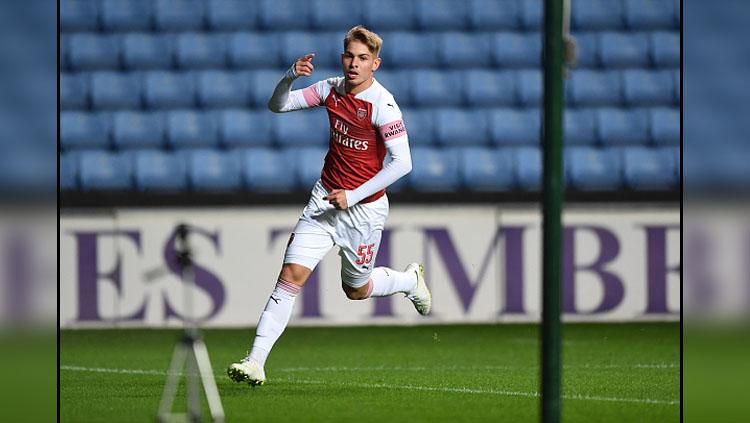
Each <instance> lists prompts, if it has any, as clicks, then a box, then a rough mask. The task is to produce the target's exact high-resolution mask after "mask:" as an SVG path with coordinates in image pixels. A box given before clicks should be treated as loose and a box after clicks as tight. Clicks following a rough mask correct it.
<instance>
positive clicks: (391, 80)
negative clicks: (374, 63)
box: [375, 66, 412, 107]
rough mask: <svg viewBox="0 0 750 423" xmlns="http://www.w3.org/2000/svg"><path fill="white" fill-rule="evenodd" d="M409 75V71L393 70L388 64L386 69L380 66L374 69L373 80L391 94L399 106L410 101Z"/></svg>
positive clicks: (405, 104) (406, 104)
mask: <svg viewBox="0 0 750 423" xmlns="http://www.w3.org/2000/svg"><path fill="white" fill-rule="evenodd" d="M409 75H411V73H410V71H406V70H405V71H393V70H391V67H390V66H388V67H387V69H386V68H383V67H381V68H378V70H377V71H375V80H376V81H378V82H379V83H380V84H381V85H382V86H383V87H385V89H386V90H388V91H389V92H390V93H391V94H392V95H393V98H394V99H395V100H396V102H397V103H398V105H399V107H403V106H408V105H409V104H411V103H412V101H411V95H410V94H411V90H410V88H411V87H410V85H411V83H410V81H409Z"/></svg>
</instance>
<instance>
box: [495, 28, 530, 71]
mask: <svg viewBox="0 0 750 423" xmlns="http://www.w3.org/2000/svg"><path fill="white" fill-rule="evenodd" d="M492 58H493V60H494V63H495V64H496V65H498V66H500V67H502V68H506V67H519V68H530V67H538V66H540V65H541V63H542V38H541V35H539V33H538V32H530V33H528V34H527V33H521V32H499V33H496V34H494V35H493V36H492Z"/></svg>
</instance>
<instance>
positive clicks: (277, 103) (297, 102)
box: [268, 53, 322, 113]
mask: <svg viewBox="0 0 750 423" xmlns="http://www.w3.org/2000/svg"><path fill="white" fill-rule="evenodd" d="M314 57H315V54H314V53H310V54H308V55H306V56H303V57H300V58H299V59H297V60H296V61H295V62H294V65H292V67H290V68H289V69H288V70H287V71H286V72H284V77H283V78H281V80H280V81H279V82H278V84H276V88H275V89H274V90H273V95H272V96H271V98H270V99H269V100H268V109H269V110H270V111H272V112H274V113H284V112H291V111H294V110H300V109H306V108H309V107H315V106H319V105H320V104H322V100H321V96H320V92H319V91H320V87H318V84H319V83H318V84H313V85H311V86H309V87H307V88H305V89H302V90H294V91H292V84H293V83H294V80H295V79H297V78H298V77H300V76H301V75H302V76H310V75H312V73H313V70H314V66H313V64H312V60H313V58H314Z"/></svg>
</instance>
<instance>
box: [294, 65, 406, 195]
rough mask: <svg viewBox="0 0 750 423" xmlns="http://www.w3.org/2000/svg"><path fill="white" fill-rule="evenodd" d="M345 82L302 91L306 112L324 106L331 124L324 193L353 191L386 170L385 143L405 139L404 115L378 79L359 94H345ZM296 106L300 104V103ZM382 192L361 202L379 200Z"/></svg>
mask: <svg viewBox="0 0 750 423" xmlns="http://www.w3.org/2000/svg"><path fill="white" fill-rule="evenodd" d="M344 84H345V80H344V78H343V77H337V78H329V79H326V80H323V81H319V82H317V83H315V84H313V85H311V86H309V87H307V88H305V89H302V90H298V91H297V92H296V93H295V92H294V91H293V92H292V94H297V95H299V93H300V92H301V95H302V97H303V99H304V101H301V102H299V103H302V104H301V105H302V107H305V106H306V107H316V106H323V105H324V106H325V107H326V110H327V111H328V120H329V124H330V134H331V135H330V142H329V147H328V154H327V155H326V158H325V165H324V166H323V172H322V173H321V177H320V179H321V182H322V183H323V185H324V186H325V187H326V189H328V190H329V191H330V190H333V189H345V190H353V189H356V188H357V187H359V186H360V185H362V184H363V183H365V182H367V181H368V180H370V179H371V178H372V177H373V176H375V174H377V173H378V172H379V171H380V170H381V169H382V168H383V159H384V158H385V153H386V143H388V144H389V145H390V144H391V143H394V142H401V141H402V140H399V138H401V137H404V138H403V140H406V139H407V138H406V137H405V135H406V127H405V126H404V122H403V118H402V116H401V110H400V109H399V108H398V104H396V101H395V100H394V99H393V95H392V94H391V93H390V92H389V91H388V90H386V89H385V88H384V87H383V86H382V85H380V83H379V82H378V81H377V80H375V81H374V82H373V84H372V85H371V86H370V87H369V88H367V89H366V90H364V91H362V92H361V93H359V94H354V95H353V94H349V93H347V92H346V90H345V86H344ZM299 103H298V104H299ZM383 194H385V189H382V190H380V191H378V192H376V193H375V194H372V195H370V196H369V197H367V198H365V199H363V200H362V201H361V203H369V202H371V201H374V200H377V199H378V198H380V197H382V196H383Z"/></svg>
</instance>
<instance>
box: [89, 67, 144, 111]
mask: <svg viewBox="0 0 750 423" xmlns="http://www.w3.org/2000/svg"><path fill="white" fill-rule="evenodd" d="M91 106H92V107H93V108H94V109H98V110H106V109H138V108H140V107H141V75H139V74H135V73H120V72H94V73H93V74H92V75H91Z"/></svg>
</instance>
